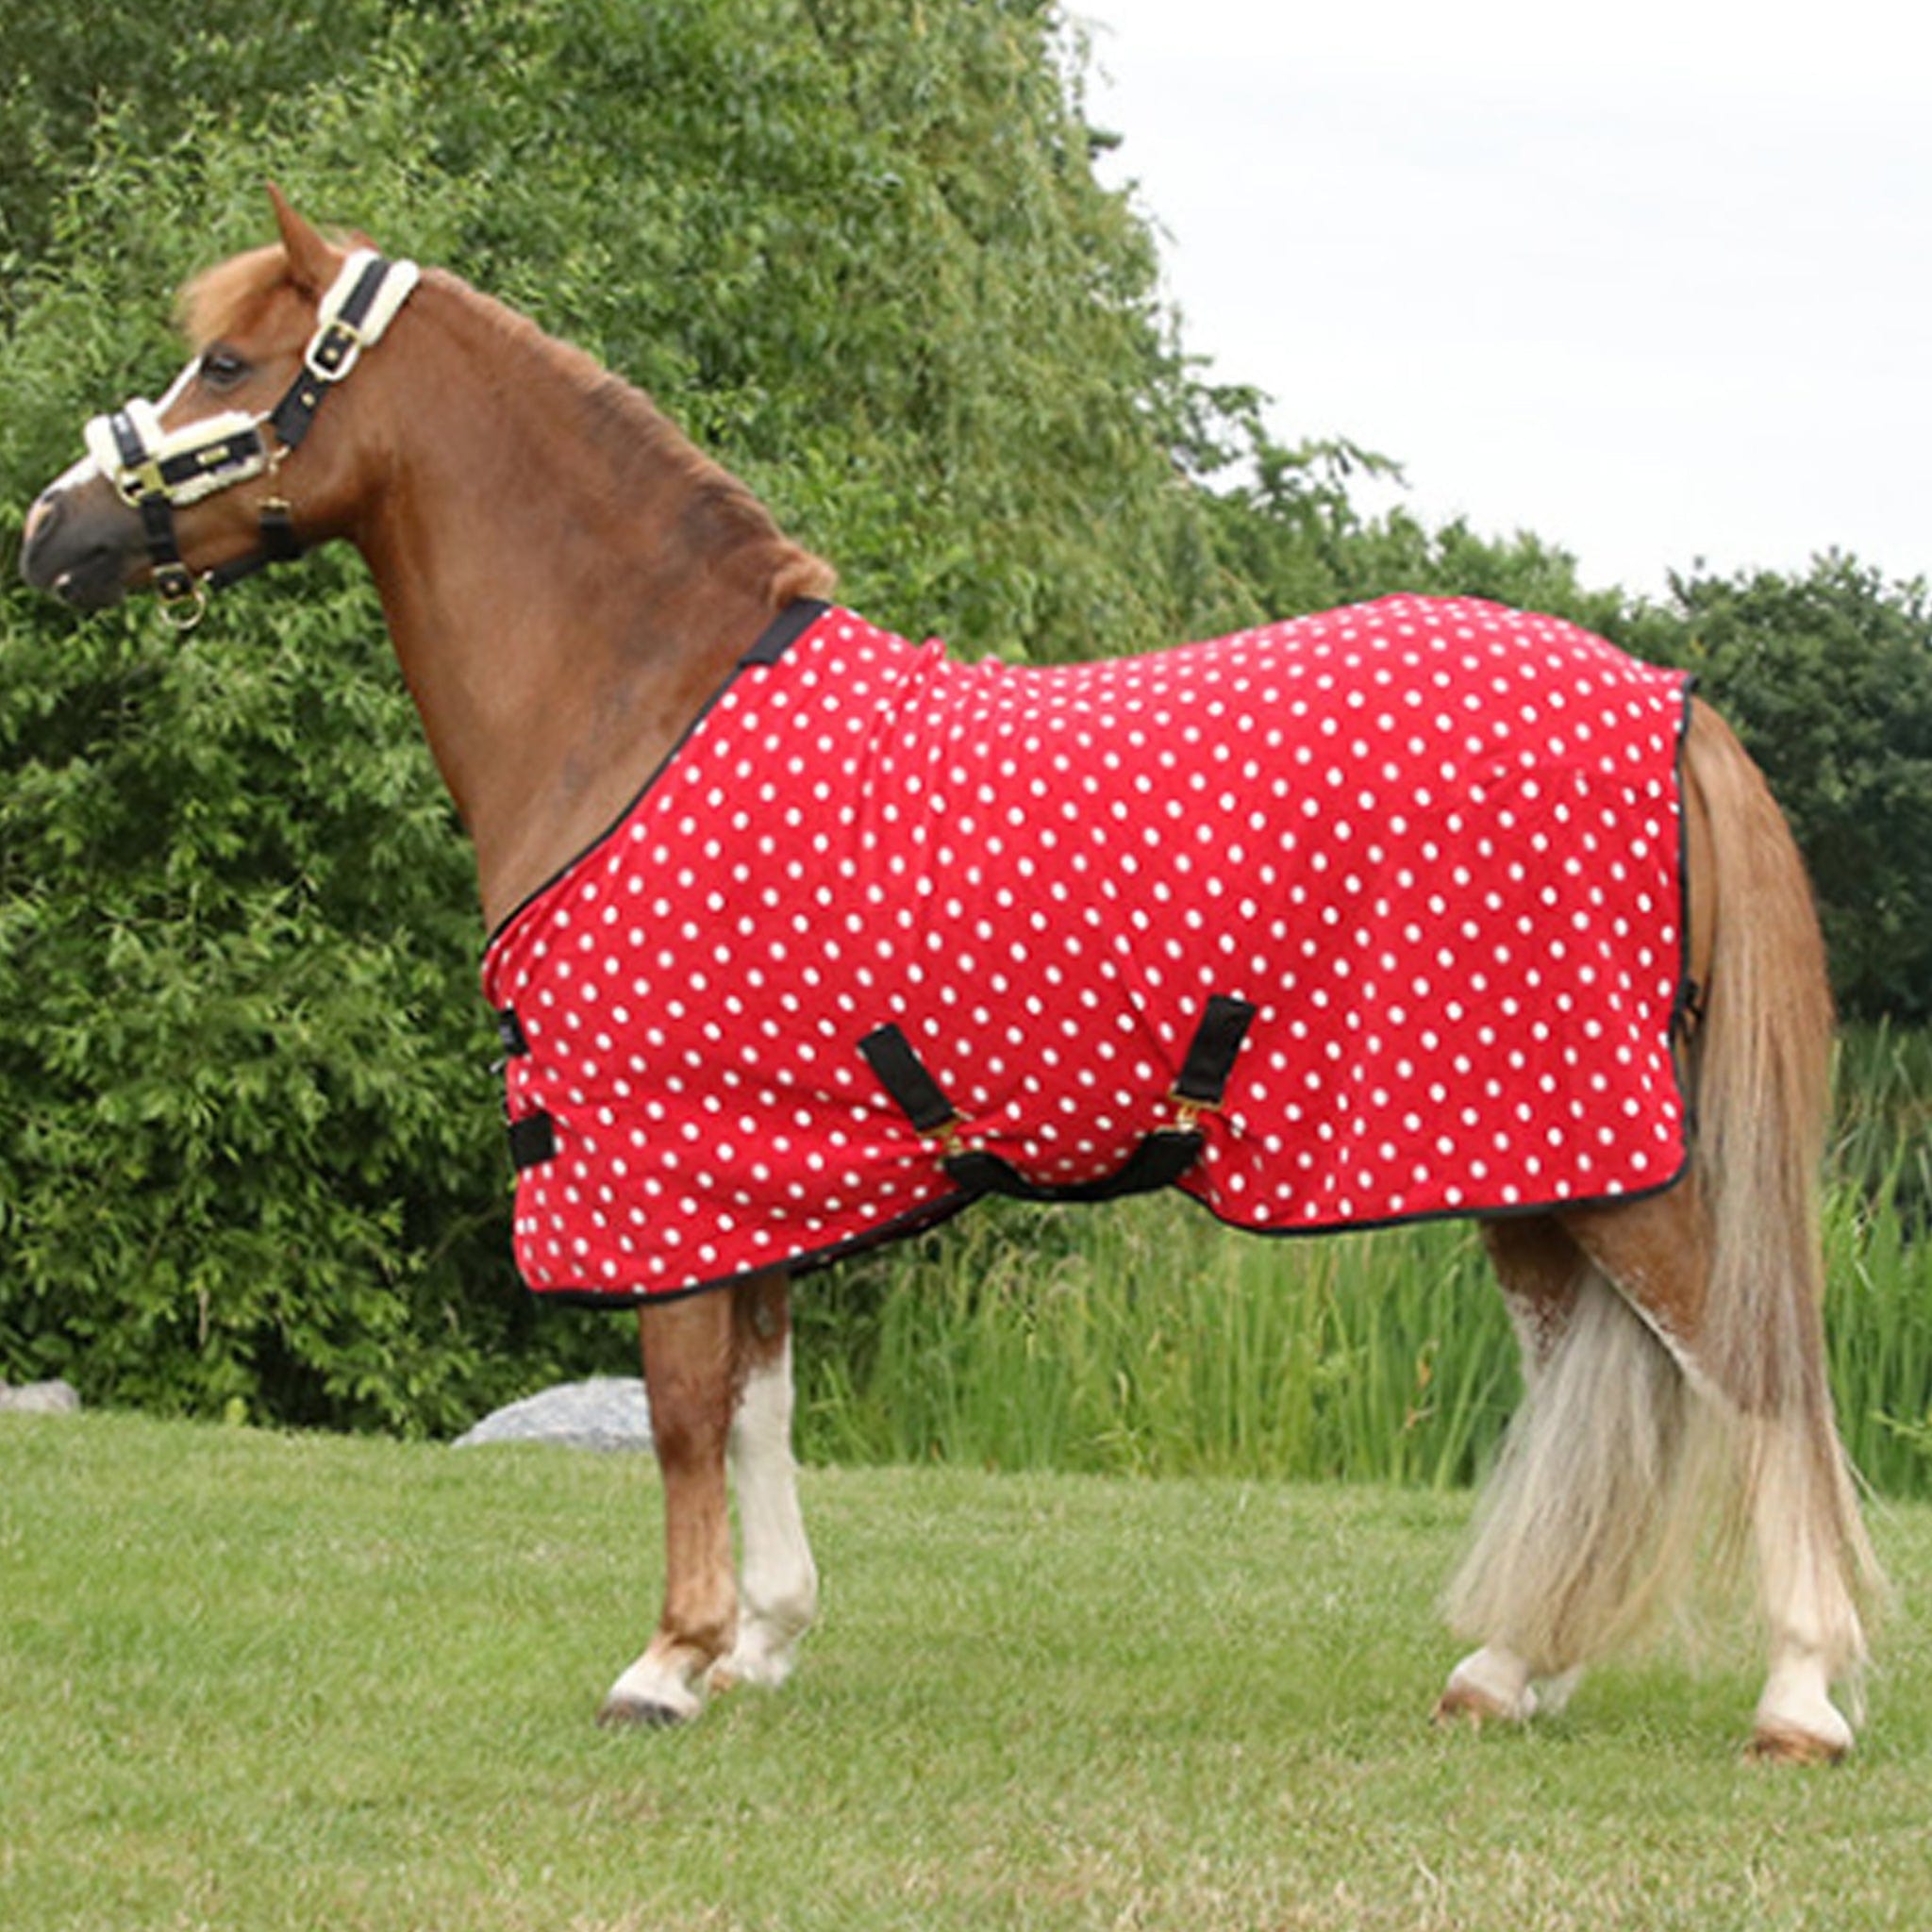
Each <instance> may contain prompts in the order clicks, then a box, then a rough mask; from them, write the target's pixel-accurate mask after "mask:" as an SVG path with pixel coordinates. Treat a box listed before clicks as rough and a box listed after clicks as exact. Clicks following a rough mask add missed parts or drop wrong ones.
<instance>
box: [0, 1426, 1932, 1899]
mask: <svg viewBox="0 0 1932 1932" xmlns="http://www.w3.org/2000/svg"><path fill="white" fill-rule="evenodd" d="M806 1495H807V1504H808V1509H809V1512H810V1516H811V1519H812V1524H813V1528H814V1533H815V1540H816V1542H817V1546H818V1550H819V1556H820V1560H821V1565H822V1567H823V1569H824V1573H825V1576H826V1581H827V1591H826V1596H827V1602H826V1608H825V1614H824V1621H823V1623H822V1624H821V1627H820V1628H819V1630H818V1632H817V1633H816V1634H815V1635H814V1637H813V1639H812V1640H811V1642H810V1644H809V1646H808V1652H807V1655H806V1659H805V1663H804V1666H803V1668H802V1670H801V1673H800V1675H799V1677H798V1678H797V1680H796V1681H795V1682H794V1683H793V1685H792V1686H791V1688H790V1689H789V1690H787V1691H785V1692H783V1693H782V1694H781V1695H779V1696H777V1697H775V1698H774V1697H768V1696H763V1695H760V1694H758V1693H756V1692H751V1691H745V1692H741V1693H739V1694H738V1695H736V1696H734V1697H731V1698H729V1699H726V1700H724V1701H723V1702H721V1703H720V1704H719V1705H718V1706H717V1707H714V1709H713V1710H712V1711H711V1712H710V1714H709V1715H708V1717H707V1719H706V1720H705V1721H704V1722H703V1723H702V1724H699V1725H697V1726H696V1727H694V1728H693V1729H691V1730H689V1731H686V1732H683V1733H679V1734H675V1735H667V1734H635V1735H606V1734H603V1733H600V1732H598V1731H597V1730H595V1729H594V1728H593V1727H592V1725H591V1713H592V1711H593V1710H594V1708H595V1707H596V1704H597V1700H598V1698H599V1696H600V1694H601V1693H602V1691H603V1690H604V1688H605V1686H606V1685H607V1683H608V1681H609V1679H610V1678H611V1677H613V1676H614V1675H615V1674H616V1673H617V1671H618V1670H619V1669H620V1668H621V1667H622V1666H623V1665H624V1664H625V1662H626V1661H628V1659H629V1657H630V1656H631V1655H632V1653H633V1652H634V1651H635V1650H636V1649H637V1648H638V1647H639V1646H640V1645H641V1642H642V1641H643V1639H644V1637H645V1636H646V1635H647V1634H648V1627H649V1624H650V1622H651V1620H652V1616H653V1614H654V1612H655V1607H656V1603H655V1596H656V1590H657V1583H658V1550H657V1515H656V1512H657V1494H656V1479H655V1475H654V1474H652V1472H651V1471H650V1469H649V1466H648V1464H647V1462H646V1461H644V1460H642V1459H639V1458H598V1457H585V1456H580V1455H574V1454H571V1453H569V1452H564V1451H558V1450H550V1449H541V1448H525V1449H516V1450H508V1449H502V1450H485V1451H452V1450H448V1449H441V1448H431V1447H408V1446H401V1445H397V1444H392V1443H385V1442H373V1441H341V1440H334V1439H322V1438H288V1437H275V1436H269V1435H258V1434H251V1433H247V1432H242V1431H225V1430H218V1429H209V1428H196V1427H189V1426H179V1425H166V1424H154V1423H148V1422H143V1421H139V1420H131V1419H124V1418H118V1417H108V1416H99V1415H96V1416H88V1417H83V1418H79V1419H51V1420H46V1421H28V1420H25V1419H12V1418H8V1419H7V1420H6V1421H5V1422H4V1423H0V1590H4V1597H0V1618H4V1625H0V1926H5V1927H8V1928H9V1932H54V1928H68V1927H73V1928H76V1932H79V1928H85V1932H118V1928H128V1932H135V1928H139V1932H186V1928H194V1927H202V1926H210V1927H223V1928H228V1927H233V1928H240V1932H279V1928H301V1932H362V1928H383V1932H391V1928H411V1932H415V1928H422V1932H431V1928H434V1932H466V1928H471V1927H475V1928H485V1927H488V1928H491V1932H520V1928H525V1927H528V1928H543V1932H620V1928H622V1932H683V1928H698V1927H737V1926H745V1927H760V1928H785V1932H791V1928H797V1932H807V1928H817V1927H824V1928H827V1932H830V1928H837V1932H865V1928H870V1927H887V1926H891V1927H907V1928H918V1927H926V1926H933V1927H947V1926H958V1927H974V1928H981V1927H1001V1926H1025V1927H1029V1928H1030V1927H1059V1926H1066V1927H1074V1926H1081V1927H1088V1926H1091V1927H1101V1926H1105V1927H1163V1928H1164V1927H1173V1928H1176V1932H1212V1928H1221V1927H1227V1928H1237V1927H1238V1928H1242V1932H1262V1928H1289V1927H1300V1926H1323V1927H1328V1926H1335V1927H1344V1926H1347V1927H1353V1926H1361V1927H1389V1928H1402V1932H1422V1928H1429V1927H1449V1926H1455V1927H1463V1926H1467V1927H1472V1928H1484V1932H1502V1928H1511V1927H1531V1926H1534V1927H1550V1928H1556V1927H1572V1926H1574V1927H1589V1928H1591V1932H1603V1928H1614V1927H1664V1926H1683V1927H1686V1928H1696V1932H1718V1928H1724V1927H1733V1926H1735V1927H1745V1926H1749V1927H1751V1928H1753V1932H1768V1928H1777V1927H1786V1926H1818V1927H1830V1928H1833V1932H1840V1928H1857V1927H1866V1926H1880V1925H1887V1926H1890V1925H1896V1926H1910V1927H1913V1928H1915V1932H1916V1928H1923V1927H1924V1926H1925V1925H1926V1924H1932V1799H1928V1796H1927V1792H1928V1790H1932V1703H1928V1695H1927V1692H1928V1689H1932V1638H1928V1636H1927V1634H1926V1632H1925V1630H1924V1626H1923V1625H1922V1624H1921V1623H1920V1622H1919V1621H1918V1619H1917V1618H1915V1616H1914V1615H1913V1606H1914V1605H1915V1604H1916V1603H1917V1602H1919V1601H1921V1600H1923V1598H1924V1593H1925V1585H1926V1583H1927V1580H1928V1578H1932V1508H1926V1507H1898V1508H1894V1509H1889V1510H1886V1511H1883V1512H1881V1516H1880V1521H1879V1523H1878V1525H1877V1527H1878V1535H1879V1540H1880V1543H1881V1547H1882V1549H1883V1551H1884V1553H1885V1555H1886V1557H1887V1558H1888V1561H1889V1562H1890V1566H1891V1568H1892V1570H1893V1573H1894V1575H1895V1577H1896V1579H1897V1581H1898V1582H1899V1583H1900V1585H1901V1586H1902V1594H1903V1597H1904V1605H1905V1607H1904V1608H1903V1609H1902V1610H1901V1612H1900V1614H1899V1615H1898V1616H1897V1617H1896V1618H1895V1619H1894V1621H1893V1623H1892V1624H1891V1626H1890V1629H1889V1632H1888V1634H1887V1637H1886V1641H1885V1645H1884V1651H1883V1668H1882V1670H1881V1673H1880V1674H1879V1675H1878V1677H1877V1680H1876V1681H1875V1683H1874V1687H1873V1704H1874V1721H1873V1724H1872V1727H1871V1730H1870V1732H1869V1735H1868V1738H1867V1740H1866V1742H1865V1744H1864V1746H1863V1747H1862V1749H1861V1751H1860V1753H1859V1755H1858V1757H1857V1758H1856V1759H1855V1760H1854V1761H1853V1762H1852V1763H1851V1764H1849V1765H1847V1766H1845V1767H1843V1768H1841V1769H1840V1770H1838V1771H1835V1772H1829V1773H1812V1774H1791V1773H1780V1772H1774V1771H1769V1770H1765V1769H1761V1768H1757V1767H1754V1766H1751V1765H1747V1764H1745V1763H1743V1762H1742V1761H1740V1757H1739V1756H1738V1748H1737V1747H1738V1745H1739V1743H1740V1740H1741V1739H1742V1737H1743V1735H1744V1732H1745V1729H1746V1726H1747V1722H1748V1718H1749V1715H1750V1709H1751V1705H1752V1702H1753V1700H1754V1698H1755V1695H1756V1691H1757V1682H1756V1671H1755V1666H1754V1663H1753V1660H1752V1659H1751V1658H1750V1657H1748V1656H1746V1657H1741V1658H1740V1660H1738V1661H1737V1662H1736V1663H1735V1664H1734V1665H1732V1666H1731V1667H1726V1668H1716V1669H1712V1670H1710V1671H1708V1672H1707V1674H1702V1675H1697V1676H1693V1675H1691V1674H1688V1673H1687V1672H1686V1671H1684V1670H1683V1669H1682V1668H1680V1667H1679V1666H1677V1665H1676V1664H1674V1663H1672V1662H1668V1661H1665V1660H1656V1661H1652V1662H1648V1663H1644V1664H1641V1665H1637V1666H1632V1667H1629V1668H1626V1669H1622V1670H1617V1671H1607V1672H1605V1673H1603V1674H1600V1675H1599V1676H1597V1677H1596V1678H1594V1679H1592V1680H1591V1682H1589V1683H1587V1684H1586V1686H1585V1687H1584V1689H1583V1691H1581V1692H1580V1693H1579V1695H1578V1697H1577V1699H1576V1702H1575V1703H1574V1706H1573V1707H1572V1708H1571V1710H1570V1712H1569V1713H1568V1714H1567V1715H1566V1716H1564V1717H1563V1718H1562V1719H1560V1720H1559V1721H1557V1722H1555V1723H1551V1724H1548V1725H1547V1726H1546V1727H1542V1728H1539V1729H1536V1730H1534V1731H1532V1732H1530V1733H1528V1734H1524V1735H1510V1736H1500V1735H1496V1734H1494V1733H1488V1734H1485V1735H1483V1736H1481V1737H1475V1736H1473V1735H1469V1734H1466V1733H1461V1732H1449V1733H1441V1732H1437V1731H1435V1730H1433V1729H1432V1728H1431V1727H1430V1726H1429V1724H1427V1723H1426V1722H1425V1718H1426V1713H1427V1710H1428V1707H1429V1704H1430V1701H1431V1699H1432V1697H1433V1696H1434V1693H1435V1691H1436V1690H1437V1688H1438V1686H1439V1684H1440V1681H1441V1677H1442V1674H1443V1673H1444V1672H1445V1671H1446V1670H1447V1668H1448V1666H1449V1664H1450V1663H1451V1662H1452V1661H1453V1657H1454V1651H1453V1648H1452V1646H1451V1644H1450V1642H1449V1641H1448V1639H1447V1638H1446V1637H1445V1636H1444V1634H1443V1633H1442V1631H1441V1627H1440V1625H1439V1624H1438V1622H1437V1619H1436V1616H1435V1611H1434V1600H1435V1596H1436V1592H1437V1591H1438V1588H1439V1586H1440V1584H1441V1580H1442V1578H1443V1577H1444V1575H1445V1574H1446V1572H1447V1570H1448V1567H1449V1564H1450V1562H1451V1560H1452V1557H1453V1554H1454V1551H1455V1548H1456V1545H1457V1536H1458V1533H1459V1530H1460V1528H1461V1525H1462V1524H1463V1522H1464V1520H1465V1517H1466V1512H1467V1502H1466V1500H1465V1499H1462V1498H1446V1499H1445V1498H1439V1497H1436V1496H1431V1495H1427V1494H1424V1493H1421V1492H1410V1491H1396V1490H1387V1489H1372V1488H1320V1487H1280V1488H1276V1487H1268V1486H1262V1485H1255V1484H1241V1483H1233V1482H1172V1483H1156V1482H1136V1481H1125V1480H1108V1479H1099V1478H1091V1477H1066V1476H1053V1477H1048V1476H986V1475H981V1474H974V1473H970V1472H961V1471H954V1470H868V1471H864V1472H848V1471H840V1470H825V1471H816V1472H813V1473H811V1474H808V1478H807V1486H806Z"/></svg>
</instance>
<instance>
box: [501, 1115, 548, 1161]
mask: <svg viewBox="0 0 1932 1932" xmlns="http://www.w3.org/2000/svg"><path fill="white" fill-rule="evenodd" d="M556 1156H557V1124H556V1122H555V1121H553V1120H552V1119H551V1118H550V1116H549V1115H548V1114H547V1113H526V1114H525V1116H524V1117H523V1119H522V1120H520V1121H512V1122H510V1124H509V1158H510V1159H511V1160H512V1161H513V1162H515V1164H516V1170H517V1172H518V1173H519V1174H522V1173H523V1171H524V1170H525V1168H526V1167H541V1165H542V1164H543V1163H544V1162H545V1161H546V1160H552V1159H555V1158H556Z"/></svg>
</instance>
